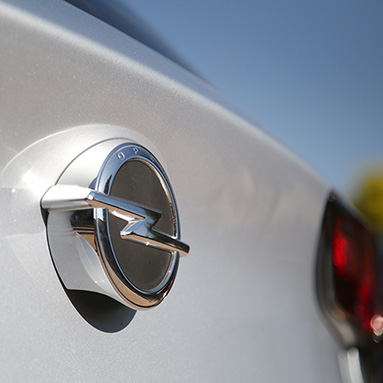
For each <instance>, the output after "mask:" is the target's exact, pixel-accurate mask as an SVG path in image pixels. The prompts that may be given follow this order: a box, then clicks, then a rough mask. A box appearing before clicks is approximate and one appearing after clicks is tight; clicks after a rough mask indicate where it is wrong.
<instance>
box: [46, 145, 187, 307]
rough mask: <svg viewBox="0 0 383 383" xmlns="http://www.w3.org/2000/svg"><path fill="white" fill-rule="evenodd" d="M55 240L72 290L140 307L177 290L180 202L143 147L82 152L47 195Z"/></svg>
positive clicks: (182, 247)
mask: <svg viewBox="0 0 383 383" xmlns="http://www.w3.org/2000/svg"><path fill="white" fill-rule="evenodd" d="M41 205H42V208H43V209H45V210H46V211H47V212H48V213H49V214H48V218H47V231H48V241H49V247H50V250H51V254H52V258H53V261H54V263H55V266H56V269H57V272H58V274H59V275H60V278H61V280H62V282H63V283H64V285H65V287H66V288H67V289H69V290H86V291H93V292H97V293H101V294H104V295H108V296H110V297H112V298H114V299H116V300H117V301H119V302H120V303H122V304H124V305H126V306H128V307H131V308H134V309H149V308H152V307H155V306H157V305H158V304H159V303H161V302H162V300H163V299H164V298H165V297H166V295H167V294H168V292H169V291H170V289H171V287H172V285H173V283H174V278H175V276H176V273H177V268H178V262H179V257H180V256H183V255H186V254H187V253H188V252H189V246H187V245H186V244H184V243H182V242H181V241H180V240H179V238H180V228H179V220H178V213H177V207H176V203H175V199H174V195H173V192H172V189H171V186H170V183H169V180H168V178H167V176H166V174H165V172H164V170H163V169H162V167H161V165H160V164H159V162H158V160H157V159H156V158H155V157H154V156H153V155H152V154H151V153H150V152H149V151H148V150H146V149H145V148H143V147H142V146H140V145H137V144H132V143H125V142H123V141H121V140H111V141H105V142H103V143H100V144H98V145H95V146H93V147H92V148H90V149H88V150H86V151H85V152H83V153H82V154H81V155H80V156H78V157H77V158H76V159H75V160H74V161H73V162H72V163H71V164H70V165H69V166H68V167H67V168H66V170H65V171H64V173H63V174H62V176H61V177H60V179H59V181H58V182H57V184H56V185H54V186H52V187H51V188H50V189H49V190H48V191H47V192H46V193H45V195H44V196H43V198H42V201H41Z"/></svg>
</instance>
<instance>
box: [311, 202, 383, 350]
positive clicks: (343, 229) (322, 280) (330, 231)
mask: <svg viewBox="0 0 383 383" xmlns="http://www.w3.org/2000/svg"><path fill="white" fill-rule="evenodd" d="M376 262H377V260H376V250H375V243H374V236H373V234H372V233H371V231H370V230H369V229H368V227H367V226H366V225H365V224H364V223H363V221H362V220H361V219H360V218H359V217H357V215H356V214H354V213H352V212H351V211H350V210H349V209H347V208H346V207H345V206H344V205H343V204H342V203H340V202H339V200H337V198H336V197H335V196H334V195H331V197H330V198H329V201H328V204H327V207H326V212H325V216H324V222H323V227H322V233H321V239H320V246H319V254H318V265H317V290H318V297H319V301H320V304H321V307H322V309H323V311H324V312H325V314H326V317H327V318H328V319H329V320H330V322H331V323H332V325H333V327H334V328H335V329H336V330H337V332H338V335H340V337H341V338H342V341H343V343H346V344H347V345H355V344H356V343H358V342H360V340H363V338H366V335H370V334H372V333H373V328H372V325H371V323H372V319H373V317H374V315H375V314H377V299H378V290H377V288H378V286H377V281H376V277H377V267H376Z"/></svg>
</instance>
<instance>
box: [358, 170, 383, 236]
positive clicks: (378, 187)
mask: <svg viewBox="0 0 383 383" xmlns="http://www.w3.org/2000/svg"><path fill="white" fill-rule="evenodd" d="M353 202H354V204H355V206H356V207H357V208H358V209H359V210H360V211H361V212H362V214H364V216H365V217H366V218H367V220H368V222H369V223H370V225H371V227H372V228H373V230H375V231H382V230H383V167H382V168H379V169H375V170H372V171H368V172H366V173H365V175H364V176H363V177H362V182H361V183H360V184H359V186H358V188H357V190H356V193H355V194H354V198H353Z"/></svg>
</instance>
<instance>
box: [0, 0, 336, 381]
mask: <svg viewBox="0 0 383 383" xmlns="http://www.w3.org/2000/svg"><path fill="white" fill-rule="evenodd" d="M0 18H1V20H0V29H1V32H0V52H1V53H0V55H1V60H0V89H1V103H0V108H1V111H0V129H1V137H2V138H1V151H0V161H1V162H0V166H1V172H0V186H1V189H0V195H1V204H2V214H1V218H0V219H1V226H0V234H1V246H0V252H1V259H2V267H1V270H0V283H1V289H0V302H1V312H0V325H1V331H0V342H1V344H2V347H1V351H0V359H1V360H2V364H1V366H0V374H1V380H3V381H49V382H51V381H61V382H62V381H78V382H89V381H94V382H97V381H107V380H111V381H116V382H117V381H124V380H129V381H135V382H138V381H142V382H147V381H185V382H186V381H201V382H204V381H222V382H224V381H227V382H232V381H235V380H237V381H251V382H253V381H263V382H277V381H284V382H323V381H326V382H340V381H341V379H340V372H339V365H338V360H337V357H338V352H339V348H338V346H337V345H336V343H335V341H334V340H333V338H332V336H331V335H330V334H329V332H328V330H327V329H326V328H325V326H324V324H323V323H322V319H321V315H320V312H319V309H318V306H317V302H316V296H315V289H314V274H315V257H316V248H317V241H318V236H319V231H320V225H321V220H322V215H323V208H324V205H325V201H326V198H327V196H328V193H329V191H330V187H329V185H328V184H327V183H326V182H324V181H323V180H321V179H319V178H318V177H316V176H315V174H313V172H312V171H311V170H310V169H309V168H307V167H306V166H305V165H304V164H303V163H301V162H300V161H299V160H298V159H297V158H295V157H294V156H293V155H292V154H290V153H289V152H288V151H286V150H285V149H284V148H283V147H282V146H280V145H279V144H278V143H276V142H275V141H273V140H272V139H270V138H269V137H268V136H267V135H265V134H264V133H263V132H262V131H261V130H259V129H258V128H256V127H254V126H253V125H252V124H251V123H250V122H248V121H246V120H245V119H243V118H241V117H240V116H238V114H237V113H236V111H235V110H234V109H233V108H232V107H231V106H230V105H229V104H228V103H227V102H226V101H225V100H223V99H222V98H221V97H220V95H219V94H218V93H217V92H216V91H215V90H214V89H212V88H211V87H210V86H209V85H207V84H206V83H205V82H203V81H202V80H200V79H198V78H197V77H195V76H194V75H192V74H190V73H188V72H187V71H186V70H184V69H183V68H181V67H179V66H177V65H176V64H174V63H172V62H170V61H169V60H167V59H165V58H163V57H162V56H160V55H159V54H157V53H156V52H154V51H152V50H150V49H149V48H147V47H145V46H143V45H142V44H140V43H138V42H136V41H135V40H133V39H131V38H129V37H128V36H126V35H124V34H122V33H121V32H119V31H116V30H114V29H113V28H111V27H109V26H108V25H106V24H104V23H102V22H100V21H99V20H96V19H94V18H93V17H91V16H89V15H87V14H85V13H84V12H82V11H80V10H78V9H76V8H74V7H73V6H71V5H69V4H66V3H64V2H62V1H58V0H49V1H44V2H43V1H38V2H28V3H25V2H23V1H19V0H17V1H9V2H2V3H1V4H0ZM112 138H124V139H126V140H127V141H132V142H137V143H139V144H140V145H143V146H145V147H146V148H147V149H148V150H150V151H151V152H152V153H153V154H154V155H155V156H156V157H157V158H158V159H159V160H160V162H161V164H162V165H163V167H164V168H165V170H166V173H167V174H168V177H169V179H170V181H171V183H172V187H173V190H174V193H175V196H176V199H177V204H178V209H179V213H180V219H181V238H182V239H183V240H185V241H186V242H187V243H188V244H189V245H190V247H191V252H190V254H189V255H188V256H187V257H186V258H183V259H182V260H181V262H180V268H179V271H178V276H177V279H176V282H175V286H174V288H173V290H172V292H171V294H170V295H169V297H167V299H166V300H165V302H164V303H162V304H161V305H160V306H159V307H158V308H156V309H154V310H152V311H149V312H137V313H134V312H132V311H131V310H127V309H125V308H122V307H119V306H116V305H113V304H110V305H109V303H105V304H104V305H103V306H102V307H94V305H93V306H92V305H90V309H89V311H88V312H86V313H85V314H84V313H83V312H82V315H80V313H79V311H78V310H76V308H75V306H74V305H73V304H72V302H71V300H70V299H69V298H68V295H67V294H66V293H65V291H64V289H63V287H62V285H61V283H60V280H59V278H58V276H57V274H56V271H55V269H54V266H53V264H52V261H51V257H50V253H49V248H48V244H47V239H46V227H45V224H44V219H43V215H42V212H41V209H40V199H41V197H42V195H43V194H44V193H45V191H46V190H47V189H48V188H49V187H50V186H51V185H53V184H54V183H55V182H56V181H57V179H58V177H59V176H60V174H61V173H62V172H63V170H64V169H65V167H66V166H67V165H68V164H69V163H70V162H71V161H72V160H73V159H74V158H75V157H76V156H77V155H79V154H80V153H81V152H83V151H84V150H86V149H87V148H89V147H90V146H92V145H95V144H96V143H98V142H101V141H104V140H108V139H112Z"/></svg>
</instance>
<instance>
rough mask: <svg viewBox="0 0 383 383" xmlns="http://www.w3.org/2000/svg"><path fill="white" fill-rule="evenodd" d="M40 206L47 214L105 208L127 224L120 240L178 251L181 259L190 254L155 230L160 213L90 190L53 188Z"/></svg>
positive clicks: (171, 238) (178, 242)
mask: <svg viewBox="0 0 383 383" xmlns="http://www.w3.org/2000/svg"><path fill="white" fill-rule="evenodd" d="M41 205H42V207H43V208H44V209H46V210H48V211H50V210H64V211H65V210H67V211H76V210H85V209H90V208H93V209H94V208H102V209H108V210H109V212H110V213H111V214H113V215H114V216H115V217H117V218H120V219H122V220H124V221H126V222H127V224H126V226H125V227H124V228H123V229H122V230H121V232H120V236H121V238H122V239H125V240H129V241H133V242H137V243H140V244H142V245H145V246H150V247H154V248H156V249H159V250H166V251H177V252H178V253H179V255H180V256H185V255H187V254H188V253H189V246H188V245H186V244H185V243H183V242H181V241H179V240H178V239H176V238H174V237H172V236H170V235H166V234H164V233H161V232H159V231H156V230H155V229H154V226H155V224H156V223H157V222H158V221H159V219H160V218H161V216H162V214H161V213H160V212H158V211H155V210H151V209H148V208H146V207H143V206H139V205H136V204H133V203H131V202H128V201H125V200H122V199H119V198H115V197H112V196H109V195H106V194H103V193H100V192H97V191H95V190H92V189H89V188H83V187H79V186H67V185H55V186H52V187H51V188H50V189H49V190H48V191H47V192H46V194H45V195H44V197H43V199H42V204H41Z"/></svg>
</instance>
